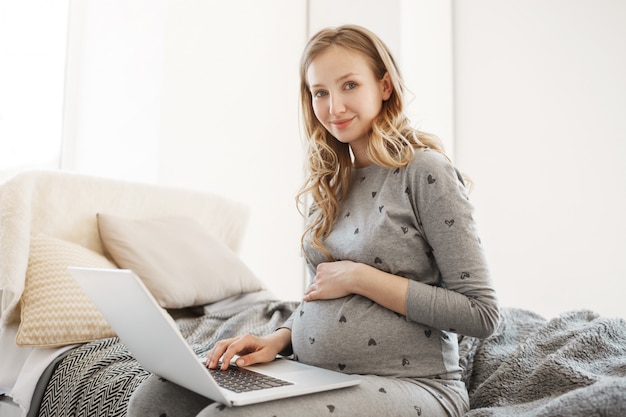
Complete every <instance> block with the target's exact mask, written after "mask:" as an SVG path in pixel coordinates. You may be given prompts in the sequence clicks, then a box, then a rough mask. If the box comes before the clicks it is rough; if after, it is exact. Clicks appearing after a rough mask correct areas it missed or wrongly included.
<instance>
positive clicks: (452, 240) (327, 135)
mask: <svg viewBox="0 0 626 417" xmlns="http://www.w3.org/2000/svg"><path fill="white" fill-rule="evenodd" d="M300 77H301V83H300V85H301V92H300V93H301V106H302V114H303V118H304V128H305V132H306V135H307V167H308V176H307V179H306V182H305V184H304V186H303V188H302V190H301V193H300V195H299V201H300V202H301V203H302V204H301V207H304V204H303V202H304V201H305V200H306V199H307V198H308V201H309V202H310V206H309V207H308V208H307V209H304V208H303V209H302V211H303V212H306V213H305V216H306V219H307V228H306V230H305V232H304V234H303V237H302V248H303V253H304V256H305V259H306V261H307V265H308V267H309V270H310V272H311V281H310V286H309V287H308V289H307V290H306V293H305V295H304V298H303V301H302V303H301V304H300V306H299V308H298V309H297V310H296V311H295V313H294V314H293V315H292V316H291V318H290V319H289V320H288V321H287V322H286V323H284V325H283V326H282V327H281V328H279V329H277V330H276V331H275V332H274V333H272V334H270V335H268V336H265V337H256V336H252V335H244V336H241V337H237V338H233V339H227V340H222V341H220V342H218V343H217V344H216V345H215V346H214V348H213V349H212V350H211V351H210V352H209V354H208V358H207V366H208V367H210V368H216V367H217V366H218V360H220V359H222V361H223V363H224V365H222V366H223V367H224V368H226V367H227V364H228V363H229V362H230V360H231V359H232V358H233V357H234V356H235V355H240V357H239V358H238V359H237V364H238V365H250V364H254V363H259V362H266V361H271V360H273V359H274V358H275V356H276V355H277V354H278V353H283V354H285V353H293V355H294V358H295V359H296V360H298V361H301V362H304V363H307V364H312V365H316V366H321V367H324V368H328V369H333V370H336V371H340V372H346V373H354V374H361V375H363V382H362V383H361V384H360V385H358V386H355V387H351V388H346V389H341V390H336V391H330V392H323V393H317V394H312V395H307V396H304V397H296V398H289V399H284V400H278V401H271V402H268V403H262V404H256V405H251V406H246V407H234V408H225V407H224V406H221V405H219V404H216V403H210V402H209V400H206V399H202V398H199V397H194V396H193V394H191V393H188V394H181V395H180V396H177V401H176V404H175V405H174V404H173V405H172V408H175V409H173V410H172V411H171V412H168V413H167V416H168V417H173V416H176V415H181V416H182V415H194V414H196V413H198V412H199V414H198V415H199V416H226V415H232V416H268V417H271V416H299V417H302V416H315V417H318V416H322V415H332V416H377V417H380V416H393V417H398V416H431V417H432V416H461V415H462V414H463V413H464V412H466V411H467V410H468V409H469V401H468V395H467V391H466V388H465V386H464V384H463V382H462V381H461V372H462V369H461V367H460V366H459V356H458V341H457V336H456V335H457V334H463V335H469V336H475V337H479V338H483V337H487V336H489V335H490V334H491V333H492V332H493V331H494V330H495V328H496V327H497V324H498V320H499V309H498V302H497V297H496V294H495V291H494V288H493V285H492V282H491V278H490V274H489V269H488V265H487V262H486V259H485V255H484V251H483V248H482V246H481V242H480V238H479V236H478V233H477V230H476V226H475V222H474V218H473V207H472V205H471V203H470V201H469V198H468V190H467V184H468V181H467V180H466V179H465V178H464V177H463V176H462V175H461V174H460V173H459V171H458V170H457V169H456V168H455V167H454V165H453V164H452V163H451V162H450V160H449V158H448V157H447V156H446V155H445V153H444V151H443V149H442V147H441V145H440V143H439V140H438V138H437V137H435V136H432V135H429V134H426V133H424V132H421V131H419V130H416V129H415V128H413V127H411V126H410V123H409V120H408V119H407V117H406V116H405V114H404V109H403V104H404V103H403V100H404V98H403V92H404V86H403V83H402V78H401V75H400V72H399V70H398V68H397V67H396V63H395V61H394V59H393V57H392V55H391V53H390V51H389V49H388V48H387V47H386V46H385V44H384V43H383V42H382V41H381V40H380V39H379V38H378V37H377V36H376V35H375V34H373V33H371V32H370V31H369V30H367V29H365V28H363V27H360V26H354V25H347V26H341V27H337V28H327V29H324V30H321V31H320V32H318V33H317V34H315V35H314V36H313V37H312V38H311V39H310V40H309V42H308V43H307V45H306V47H305V49H304V52H303V56H302V61H301V69H300ZM151 384H152V388H151ZM157 384H159V382H156V381H152V382H150V383H144V384H143V385H145V387H144V386H142V387H140V388H139V389H138V391H137V392H136V394H135V396H134V397H133V399H132V400H131V407H130V408H131V410H130V411H131V415H133V413H134V415H143V416H149V415H153V414H151V413H150V412H149V411H148V410H149V409H150V408H151V407H153V406H154V404H155V403H156V402H158V401H159V398H164V397H166V396H167V395H166V394H164V392H166V391H167V390H168V389H169V390H171V389H173V388H167V387H168V386H171V385H173V384H169V383H167V382H161V383H160V385H161V387H160V388H159V387H157V386H155V385H157ZM183 392H184V390H182V389H181V393H183ZM185 395H188V397H187V399H184V397H185ZM187 406H188V407H187ZM185 407H187V408H185Z"/></svg>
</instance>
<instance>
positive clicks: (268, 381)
mask: <svg viewBox="0 0 626 417" xmlns="http://www.w3.org/2000/svg"><path fill="white" fill-rule="evenodd" d="M207 369H209V368H207ZM209 372H210V373H211V375H212V376H213V378H214V379H215V380H216V381H217V383H218V385H219V386H221V387H223V388H226V389H228V390H231V391H234V392H247V391H256V390H261V389H267V388H275V387H282V386H285V385H293V383H292V382H289V381H285V380H282V379H278V378H273V377H271V376H268V375H263V374H260V373H258V372H254V371H251V370H249V369H243V368H239V367H237V366H234V365H231V366H229V367H228V369H227V370H225V371H222V370H221V369H219V368H217V369H209Z"/></svg>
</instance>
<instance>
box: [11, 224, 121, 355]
mask: <svg viewBox="0 0 626 417" xmlns="http://www.w3.org/2000/svg"><path fill="white" fill-rule="evenodd" d="M68 266H81V267H90V268H117V266H116V265H115V264H113V263H112V262H111V261H109V260H108V259H107V258H105V257H104V256H102V255H100V254H98V253H96V252H93V251H91V250H89V249H87V248H85V247H83V246H80V245H78V244H75V243H71V242H67V241H64V240H60V239H56V238H53V237H50V236H47V235H44V234H38V235H33V236H32V237H31V243H30V253H29V258H28V269H27V271H26V282H25V288H24V293H23V294H22V299H21V308H22V312H21V322H20V325H19V328H18V332H17V336H16V343H17V344H18V345H19V346H33V347H35V346H36V347H57V346H64V345H70V344H76V343H85V342H89V341H93V340H97V339H101V338H105V337H111V336H114V335H115V333H114V332H113V330H112V329H111V327H110V326H109V325H108V324H107V322H106V321H105V319H104V317H102V315H101V313H100V312H99V311H98V309H97V308H96V306H95V305H94V304H93V303H92V302H91V300H89V299H88V298H87V295H86V294H85V293H84V292H83V290H82V289H81V288H80V286H79V285H78V283H77V282H76V281H74V279H73V278H72V276H71V275H70V274H69V272H68V271H67V267H68Z"/></svg>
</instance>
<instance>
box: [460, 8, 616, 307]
mask: <svg viewBox="0 0 626 417" xmlns="http://www.w3.org/2000/svg"><path fill="white" fill-rule="evenodd" d="M625 22H626V3H625V2H622V1H619V0H594V1H591V0H549V1H546V0H523V1H522V0H516V1H502V0H474V1H472V2H464V1H455V2H454V23H455V26H454V29H455V37H454V45H455V56H454V62H455V67H454V72H455V93H456V94H455V114H456V119H455V121H456V125H455V128H456V159H457V162H458V163H459V165H460V166H461V167H462V168H463V169H464V170H465V171H467V172H468V173H469V174H470V176H472V177H473V179H474V180H475V182H476V188H475V191H474V193H473V195H472V198H473V200H474V202H475V204H476V207H477V217H478V221H479V226H480V227H481V230H482V232H483V241H484V242H485V244H486V246H487V248H488V250H489V258H490V261H491V264H492V267H493V272H494V276H495V279H496V283H497V287H498V290H499V293H500V296H501V299H502V302H503V304H505V305H510V306H517V307H524V308H528V309H531V310H535V311H538V312H540V313H542V314H544V315H546V316H553V315H556V314H559V313H560V312H563V311H566V310H569V309H575V308H590V309H593V310H596V311H598V312H601V313H603V314H606V315H618V316H622V317H626V307H625V304H624V301H623V296H624V294H626V279H625V278H626V259H625V255H626V216H625V213H626V168H625V166H626V140H625V139H626V125H625V124H624V117H625V116H626V76H625V74H626V53H624V52H625V49H624V45H626V25H625V24H624V23H625Z"/></svg>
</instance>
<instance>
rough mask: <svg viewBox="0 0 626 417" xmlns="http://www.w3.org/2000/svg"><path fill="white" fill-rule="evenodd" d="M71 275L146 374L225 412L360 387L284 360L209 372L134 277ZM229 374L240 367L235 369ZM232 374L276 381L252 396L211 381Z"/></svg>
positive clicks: (112, 272) (353, 379)
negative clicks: (213, 403) (208, 401)
mask: <svg viewBox="0 0 626 417" xmlns="http://www.w3.org/2000/svg"><path fill="white" fill-rule="evenodd" d="M69 272H70V274H71V275H72V276H73V277H74V279H75V280H76V281H77V282H78V284H79V285H80V286H81V288H82V289H83V290H84V291H85V293H86V294H87V296H88V297H89V298H90V299H91V300H92V301H93V303H94V304H95V305H96V307H97V308H98V309H99V310H100V311H101V313H102V315H103V316H104V318H105V319H106V320H107V322H108V323H109V325H110V326H111V327H112V328H113V330H114V331H115V332H116V333H117V335H118V336H119V338H120V340H121V341H122V342H123V343H124V344H125V345H126V347H127V348H128V350H129V351H130V352H131V353H132V354H133V356H134V357H135V359H137V361H138V362H139V363H140V364H141V365H142V366H143V367H144V368H145V369H146V370H147V371H149V372H152V373H153V374H156V375H158V376H160V377H162V378H165V379H167V380H169V381H171V382H174V383H176V384H178V385H181V386H183V387H185V388H187V389H189V390H191V391H194V392H196V393H198V394H200V395H203V396H205V397H208V398H210V399H212V400H214V401H216V402H219V403H222V404H224V405H226V406H229V407H231V406H240V405H248V404H255V403H259V402H264V401H270V400H276V399H280V398H287V397H293V396H298V395H305V394H311V393H315V392H320V391H327V390H333V389H338V388H344V387H349V386H353V385H357V384H359V383H360V382H361V378H360V377H359V376H358V375H348V374H343V373H340V372H335V371H331V370H327V369H323V368H318V367H314V366H309V365H306V364H303V363H300V362H297V361H293V360H290V359H287V358H281V357H277V358H276V359H275V360H274V361H272V362H269V363H264V364H258V365H252V366H246V367H242V368H239V369H229V370H228V371H220V370H209V369H208V368H207V367H206V366H205V365H204V361H205V358H199V357H198V356H197V355H196V354H195V352H194V351H193V349H191V347H190V346H189V344H188V343H187V341H186V340H185V339H184V338H183V336H182V334H181V333H180V331H179V330H178V326H177V325H176V322H175V321H174V319H172V317H171V316H170V315H169V314H168V313H167V311H166V310H165V309H163V308H162V307H161V306H160V305H159V304H158V302H157V301H156V299H155V298H154V297H153V296H152V294H151V293H150V292H149V290H148V289H147V288H146V286H145V285H144V284H143V282H142V281H141V280H140V279H139V277H138V276H137V275H136V274H135V273H134V272H133V271H131V270H128V269H98V268H78V267H70V268H69ZM230 368H236V367H235V365H231V367H230ZM231 371H233V372H235V373H241V372H237V371H244V372H243V373H250V372H252V373H254V375H257V376H259V374H260V375H261V376H266V377H269V378H271V379H272V380H271V381H270V382H269V383H264V385H263V386H260V387H257V388H255V389H253V390H252V391H245V392H236V391H239V390H238V389H234V388H231V389H227V388H224V387H223V386H220V385H219V384H218V381H217V380H216V378H215V377H214V376H213V374H216V376H218V377H221V376H226V374H227V373H230V372H231ZM217 373H219V374H217ZM272 381H273V382H272ZM279 381H283V382H279Z"/></svg>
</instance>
